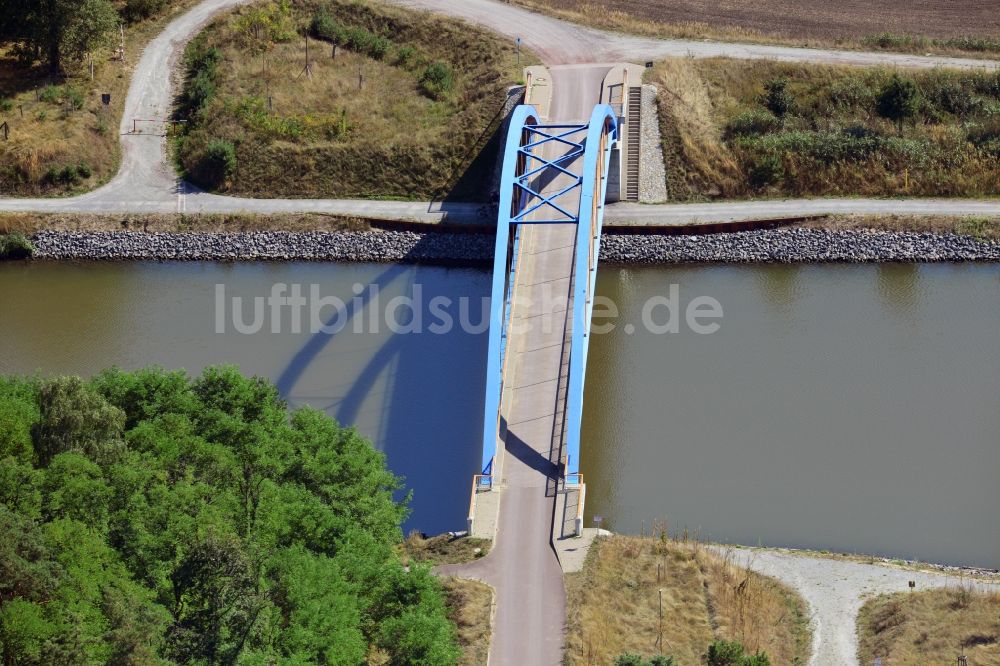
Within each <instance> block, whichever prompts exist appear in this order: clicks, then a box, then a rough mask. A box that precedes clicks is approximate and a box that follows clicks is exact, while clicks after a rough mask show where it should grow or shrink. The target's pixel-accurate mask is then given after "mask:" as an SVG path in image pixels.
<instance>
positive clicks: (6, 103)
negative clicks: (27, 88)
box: [0, 98, 14, 112]
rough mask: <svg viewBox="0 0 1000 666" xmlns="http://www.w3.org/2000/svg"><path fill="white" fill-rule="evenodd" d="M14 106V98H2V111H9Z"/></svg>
mask: <svg viewBox="0 0 1000 666" xmlns="http://www.w3.org/2000/svg"><path fill="white" fill-rule="evenodd" d="M13 108H14V100H12V99H7V98H4V99H0V111H4V112H7V111H10V110H11V109H13Z"/></svg>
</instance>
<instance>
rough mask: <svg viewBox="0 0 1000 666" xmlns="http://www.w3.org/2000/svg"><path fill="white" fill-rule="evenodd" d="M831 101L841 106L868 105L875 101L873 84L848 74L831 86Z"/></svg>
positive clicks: (846, 107)
mask: <svg viewBox="0 0 1000 666" xmlns="http://www.w3.org/2000/svg"><path fill="white" fill-rule="evenodd" d="M829 95H830V102H832V103H833V105H834V106H836V107H839V108H844V109H848V108H852V107H868V106H870V105H871V104H873V103H874V101H875V91H874V90H873V89H872V87H871V85H869V84H868V82H866V81H865V80H864V79H862V78H861V77H858V76H848V77H845V78H843V79H839V80H838V81H835V82H834V83H833V85H831V86H830V92H829Z"/></svg>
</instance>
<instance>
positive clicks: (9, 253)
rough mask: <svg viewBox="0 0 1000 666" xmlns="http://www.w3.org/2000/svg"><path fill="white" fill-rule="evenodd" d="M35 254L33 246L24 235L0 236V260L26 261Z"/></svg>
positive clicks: (15, 233)
mask: <svg viewBox="0 0 1000 666" xmlns="http://www.w3.org/2000/svg"><path fill="white" fill-rule="evenodd" d="M34 253H35V246H34V245H32V244H31V241H30V240H28V238H27V237H26V236H25V235H24V234H20V233H17V232H14V233H11V234H6V235H3V234H0V259H28V258H30V257H31V255H33V254H34Z"/></svg>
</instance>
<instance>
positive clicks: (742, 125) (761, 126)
mask: <svg viewBox="0 0 1000 666" xmlns="http://www.w3.org/2000/svg"><path fill="white" fill-rule="evenodd" d="M779 127H781V121H779V120H778V119H777V118H775V117H774V115H773V114H772V113H770V112H768V111H763V110H761V109H753V110H751V111H746V112H744V113H741V114H740V115H738V116H736V117H735V118H733V119H732V120H730V121H729V122H728V123H727V124H726V138H727V139H731V138H733V137H737V136H759V135H761V134H767V133H768V132H773V131H775V130H777V129H778V128H779Z"/></svg>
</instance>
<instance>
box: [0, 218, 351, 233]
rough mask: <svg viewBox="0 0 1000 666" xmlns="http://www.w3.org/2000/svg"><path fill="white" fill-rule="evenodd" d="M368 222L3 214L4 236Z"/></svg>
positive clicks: (336, 226) (322, 227) (306, 227)
mask: <svg viewBox="0 0 1000 666" xmlns="http://www.w3.org/2000/svg"><path fill="white" fill-rule="evenodd" d="M369 228H370V224H369V221H368V220H365V219H363V218H358V217H351V216H345V215H330V214H325V213H276V214H269V215H259V214H256V213H218V214H212V213H199V214H193V215H188V214H185V213H142V214H139V213H125V214H121V213H108V214H85V213H0V234H3V233H22V234H33V233H36V232H38V231H43V230H44V231H149V232H167V231H170V232H206V233H207V232H215V233H237V232H244V231H365V230H367V229H369Z"/></svg>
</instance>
